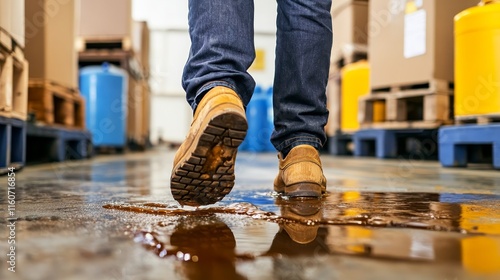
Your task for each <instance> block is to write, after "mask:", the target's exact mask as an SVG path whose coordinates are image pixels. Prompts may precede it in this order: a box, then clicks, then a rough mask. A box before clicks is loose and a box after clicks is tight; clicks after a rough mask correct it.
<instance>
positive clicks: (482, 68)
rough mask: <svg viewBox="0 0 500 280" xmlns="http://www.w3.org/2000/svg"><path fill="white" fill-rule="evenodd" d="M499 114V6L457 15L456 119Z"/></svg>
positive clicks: (489, 6) (486, 6)
mask: <svg viewBox="0 0 500 280" xmlns="http://www.w3.org/2000/svg"><path fill="white" fill-rule="evenodd" d="M486 114H500V4H499V3H492V4H487V5H484V6H478V7H472V8H470V9H467V10H465V11H463V12H461V13H459V14H458V15H456V16H455V116H456V117H464V116H474V115H486Z"/></svg>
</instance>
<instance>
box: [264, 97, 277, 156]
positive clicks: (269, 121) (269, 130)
mask: <svg viewBox="0 0 500 280" xmlns="http://www.w3.org/2000/svg"><path fill="white" fill-rule="evenodd" d="M266 106H267V112H266V114H267V118H266V123H265V130H264V133H265V135H264V139H263V141H264V150H265V151H266V152H276V148H274V146H273V144H272V143H271V135H272V134H273V130H274V110H273V87H270V88H268V89H267V91H266Z"/></svg>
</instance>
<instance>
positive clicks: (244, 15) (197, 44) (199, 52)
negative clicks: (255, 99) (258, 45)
mask: <svg viewBox="0 0 500 280" xmlns="http://www.w3.org/2000/svg"><path fill="white" fill-rule="evenodd" d="M253 22H254V4H253V0H231V1H227V0H204V1H199V0H189V34H190V37H191V49H190V52H189V58H188V61H187V63H186V65H185V67H184V73H183V77H182V86H183V88H184V90H185V91H186V96H187V101H188V103H189V104H190V105H191V107H192V108H193V110H195V109H196V107H197V105H198V104H199V103H200V101H201V99H202V98H203V96H204V94H205V93H206V92H208V91H209V90H210V89H211V88H213V87H215V86H225V87H229V88H231V89H232V90H234V91H235V92H236V93H238V95H239V96H240V97H241V98H242V101H243V103H244V104H245V105H246V104H248V102H249V101H250V98H251V97H252V93H253V90H254V87H255V81H254V80H253V78H252V77H251V76H250V74H249V73H248V72H247V70H248V68H249V67H250V65H251V64H252V62H253V60H254V59H255V47H254V26H253Z"/></svg>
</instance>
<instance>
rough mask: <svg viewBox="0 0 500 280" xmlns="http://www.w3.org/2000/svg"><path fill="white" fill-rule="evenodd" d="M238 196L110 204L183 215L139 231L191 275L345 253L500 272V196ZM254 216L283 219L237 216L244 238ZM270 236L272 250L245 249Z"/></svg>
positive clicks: (146, 243) (138, 236) (145, 242)
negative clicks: (192, 202) (205, 202)
mask: <svg viewBox="0 0 500 280" xmlns="http://www.w3.org/2000/svg"><path fill="white" fill-rule="evenodd" d="M242 201H252V202H256V203H258V204H257V205H255V204H252V203H248V202H242ZM230 202H234V203H231V204H228V205H220V204H219V205H217V206H206V207H199V208H190V207H186V208H180V207H179V206H177V205H175V204H162V203H147V202H146V203H133V204H128V203H111V204H107V205H105V206H104V207H105V208H108V209H115V210H123V211H132V212H137V213H147V214H154V215H164V216H167V217H175V218H176V219H175V222H173V227H168V228H165V227H161V225H156V226H154V227H152V229H150V230H139V231H137V232H135V233H134V234H133V237H134V241H135V242H137V243H138V244H141V245H142V246H143V247H144V248H146V249H147V250H149V251H152V252H153V253H154V254H155V255H157V256H159V257H160V258H171V259H175V260H178V261H181V263H185V264H183V265H182V266H183V269H182V271H184V273H185V274H186V275H187V276H188V278H190V277H191V276H192V277H195V276H200V275H203V271H204V270H206V269H207V267H211V269H212V270H211V271H212V272H213V273H215V275H231V276H232V278H234V279H238V278H241V275H239V274H238V273H237V271H236V269H235V265H236V263H237V262H242V261H243V262H245V261H250V262H254V261H255V260H256V259H259V258H266V257H270V258H273V259H281V258H282V257H283V256H295V257H297V256H299V257H300V256H302V257H305V258H317V257H319V256H321V255H338V254H340V255H350V256H357V257H363V258H371V259H381V260H391V261H393V260H398V261H400V260H404V261H412V262H415V261H417V262H422V261H423V262H432V263H450V264H456V265H458V266H459V267H461V268H463V269H465V270H466V271H468V272H472V273H478V274H487V275H499V276H500V262H498V260H499V259H500V203H499V202H500V196H493V195H458V194H457V195H456V194H433V193H360V192H344V193H334V194H330V195H328V196H327V197H325V198H323V199H322V200H301V201H297V200H287V199H285V198H280V197H273V196H271V195H270V194H269V193H266V192H245V193H238V192H236V193H235V194H234V195H233V196H232V199H230ZM261 209H266V211H264V210H261ZM246 217H250V218H252V219H253V220H257V221H263V222H261V224H268V223H267V222H271V223H274V224H276V225H277V226H278V227H277V228H278V230H277V232H276V231H274V232H269V231H268V230H264V229H262V228H259V226H258V225H255V224H252V225H250V226H248V227H249V228H252V231H248V232H246V231H245V230H242V229H241V228H242V226H241V225H236V226H232V227H233V230H236V231H237V233H238V234H237V236H239V238H235V235H234V234H233V230H231V224H232V223H234V222H235V221H237V220H241V219H246ZM228 225H229V226H228ZM261 227H262V226H261ZM256 232H257V233H256ZM263 244H267V245H266V246H267V248H268V249H267V250H262V251H259V252H257V251H252V252H245V251H243V252H241V250H240V249H238V248H239V247H245V248H251V247H252V246H257V245H258V247H259V248H261V247H263ZM221 277H222V276H221Z"/></svg>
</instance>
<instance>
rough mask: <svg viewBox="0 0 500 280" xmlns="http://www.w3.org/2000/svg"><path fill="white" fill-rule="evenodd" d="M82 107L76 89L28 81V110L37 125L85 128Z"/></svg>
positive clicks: (51, 83) (83, 108)
mask: <svg viewBox="0 0 500 280" xmlns="http://www.w3.org/2000/svg"><path fill="white" fill-rule="evenodd" d="M84 106H85V104H84V100H83V98H82V96H80V93H79V91H78V89H74V88H69V87H65V86H63V85H61V84H58V83H56V82H53V81H49V80H44V79H30V81H29V94H28V110H29V112H30V114H33V115H34V118H35V122H37V123H42V124H46V125H53V126H54V125H55V126H57V125H59V126H63V127H66V128H77V129H82V128H85V117H84V116H85V115H84V114H85V113H84V112H85V107H84Z"/></svg>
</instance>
